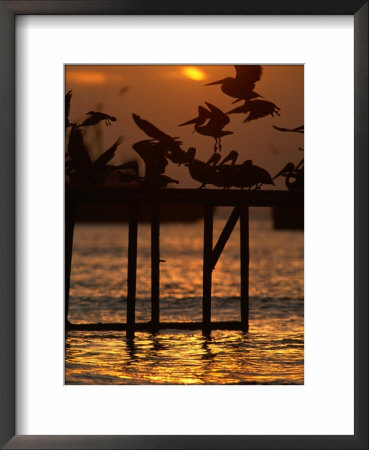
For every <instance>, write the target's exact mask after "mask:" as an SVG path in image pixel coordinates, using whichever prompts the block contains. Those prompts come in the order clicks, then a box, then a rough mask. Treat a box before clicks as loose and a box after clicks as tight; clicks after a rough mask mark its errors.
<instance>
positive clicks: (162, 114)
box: [66, 65, 304, 188]
mask: <svg viewBox="0 0 369 450" xmlns="http://www.w3.org/2000/svg"><path fill="white" fill-rule="evenodd" d="M229 76H230V77H234V76H235V69H234V67H233V66H229V65H222V66H219V65H218V66H209V65H204V66H177V65H172V66H170V65H165V66H164V65H163V66H160V65H155V66H147V65H145V66H136V65H121V66H117V65H114V66H97V65H96V66H87V65H84V66H81V65H74V66H70V65H69V66H66V92H67V91H68V90H72V91H73V97H72V102H71V111H70V117H69V118H70V121H72V122H76V123H81V122H82V121H83V120H84V119H85V118H86V113H87V112H88V111H90V110H94V111H102V112H105V113H108V114H110V115H113V116H116V117H117V121H116V122H113V123H112V126H111V127H106V126H105V125H101V129H102V131H103V140H102V143H101V144H97V143H96V127H86V128H88V129H86V132H85V133H86V135H85V136H86V141H87V142H88V143H89V145H90V149H91V156H92V157H95V156H97V155H98V154H99V153H100V152H101V151H102V149H106V148H108V147H109V146H110V145H111V144H112V143H113V142H114V141H115V140H116V139H117V138H118V137H119V136H120V135H124V142H123V144H122V145H121V146H120V147H119V148H118V151H117V153H116V156H115V159H114V160H113V163H117V164H118V163H121V162H124V161H126V160H130V159H133V158H135V159H137V160H139V157H138V156H137V154H136V153H135V152H134V150H132V144H133V143H135V142H137V141H140V140H143V139H148V136H146V135H145V134H144V133H143V131H141V130H140V129H139V128H138V127H137V126H136V125H135V123H134V122H133V119H132V113H135V114H138V115H140V116H141V117H142V118H143V119H146V120H148V121H150V122H152V123H153V124H154V125H155V126H157V127H158V128H160V129H161V130H162V131H164V132H165V133H167V134H170V135H171V136H177V137H179V138H180V139H181V140H182V142H183V145H182V148H183V149H184V150H187V149H188V148H189V147H196V148H197V155H196V157H197V158H199V159H202V160H205V161H206V160H207V159H209V158H210V156H211V155H212V153H213V146H214V140H213V139H212V138H211V137H207V136H201V135H199V134H198V133H193V126H186V127H178V125H179V124H180V123H183V122H185V121H187V120H190V119H192V118H194V117H196V116H197V114H198V106H199V105H203V106H205V104H204V102H210V103H212V104H214V105H215V106H217V107H218V108H220V109H222V110H223V111H224V112H227V111H229V110H231V109H232V108H234V107H235V106H238V105H241V104H242V103H241V102H240V103H238V105H232V102H233V100H234V99H232V98H231V97H229V96H227V95H225V94H224V93H223V92H221V89H220V85H215V86H204V85H205V84H206V83H210V82H212V81H216V80H219V79H221V78H225V77H229ZM255 91H256V92H257V93H258V94H260V95H261V96H263V98H264V99H265V100H268V101H271V102H273V103H275V104H276V105H277V106H278V107H279V108H280V117H277V116H275V117H274V118H272V117H271V116H268V117H266V118H261V119H259V120H256V121H252V122H250V123H246V124H244V123H243V120H244V118H245V116H244V115H241V114H232V115H231V116H230V118H231V121H230V123H229V124H228V125H227V126H226V127H225V130H230V131H233V133H234V134H233V135H230V136H225V137H224V138H223V140H222V145H223V150H222V154H224V155H226V154H227V153H228V152H229V151H230V150H237V151H238V152H239V159H238V163H241V162H243V161H244V160H246V159H252V160H253V162H254V164H257V165H260V166H262V167H264V168H265V169H267V170H268V171H269V172H270V173H271V175H272V176H273V175H275V172H277V171H279V170H280V169H281V168H282V166H284V165H285V164H286V163H287V162H289V161H292V162H293V163H295V164H296V163H298V162H299V161H300V160H301V158H302V156H303V153H302V152H300V151H299V150H298V147H303V146H304V141H303V135H301V134H295V133H281V132H279V131H277V130H275V129H274V128H272V125H277V126H280V127H287V128H294V127H298V126H300V125H303V123H304V68H303V66H291V65H278V66H272V65H270V66H263V75H262V77H261V80H260V81H259V82H257V83H256V86H255ZM99 147H100V148H99ZM141 167H142V170H143V164H142V165H141ZM166 174H167V175H169V176H171V177H173V178H176V179H178V180H180V182H181V187H197V186H198V183H197V182H195V181H193V180H192V179H191V177H190V176H189V174H188V170H187V168H186V167H183V166H181V167H176V165H174V164H173V163H170V164H169V165H168V167H167V170H166ZM278 187H280V188H284V185H283V179H282V178H280V179H279V180H278Z"/></svg>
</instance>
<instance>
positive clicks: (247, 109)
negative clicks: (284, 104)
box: [227, 100, 280, 123]
mask: <svg viewBox="0 0 369 450" xmlns="http://www.w3.org/2000/svg"><path fill="white" fill-rule="evenodd" d="M279 111H280V108H278V106H277V105H275V104H274V103H272V102H268V101H267V100H247V101H246V102H245V103H244V104H243V105H242V106H238V107H237V108H234V109H231V111H228V112H227V114H248V116H247V117H246V119H245V120H244V121H243V122H244V123H245V122H251V121H252V120H257V119H261V118H262V117H266V116H269V115H270V116H272V117H274V114H277V116H279V115H280V114H279Z"/></svg>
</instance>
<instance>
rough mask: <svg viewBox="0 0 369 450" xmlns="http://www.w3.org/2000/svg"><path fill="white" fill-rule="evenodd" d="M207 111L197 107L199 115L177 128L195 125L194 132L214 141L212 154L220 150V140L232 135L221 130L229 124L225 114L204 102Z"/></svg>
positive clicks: (231, 132)
mask: <svg viewBox="0 0 369 450" xmlns="http://www.w3.org/2000/svg"><path fill="white" fill-rule="evenodd" d="M205 104H206V105H207V107H208V108H209V109H206V108H204V107H203V106H199V108H198V111H199V115H198V116H197V117H195V118H194V119H191V120H189V121H187V122H184V123H181V124H180V125H179V126H180V127H182V126H184V125H191V124H195V131H197V132H198V133H199V134H202V135H204V136H211V137H213V138H214V139H215V145H214V152H216V151H217V149H218V148H219V151H221V150H222V145H221V138H222V137H223V136H227V135H229V134H233V131H224V130H223V128H224V127H225V126H226V125H227V124H228V123H229V121H230V119H229V117H228V116H227V114H224V112H223V111H222V110H220V109H219V108H217V107H216V106H214V105H212V104H211V103H208V102H205Z"/></svg>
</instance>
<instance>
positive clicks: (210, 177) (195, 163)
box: [186, 147, 218, 189]
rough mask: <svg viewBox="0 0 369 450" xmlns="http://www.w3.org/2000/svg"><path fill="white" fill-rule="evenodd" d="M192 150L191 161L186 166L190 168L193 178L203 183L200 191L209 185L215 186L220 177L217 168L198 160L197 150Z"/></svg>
mask: <svg viewBox="0 0 369 450" xmlns="http://www.w3.org/2000/svg"><path fill="white" fill-rule="evenodd" d="M190 150H191V152H190V156H191V161H190V162H189V163H187V164H186V166H187V167H188V170H189V172H190V175H191V177H192V178H193V179H194V180H196V181H199V182H200V183H201V186H200V189H202V188H203V187H204V186H206V185H207V184H214V185H215V183H216V181H217V176H218V174H217V170H216V168H215V167H213V166H212V165H210V164H208V163H206V162H204V161H200V160H199V159H196V158H195V155H196V149H195V148H193V147H192V148H191V149H190Z"/></svg>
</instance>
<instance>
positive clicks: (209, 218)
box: [65, 187, 304, 338]
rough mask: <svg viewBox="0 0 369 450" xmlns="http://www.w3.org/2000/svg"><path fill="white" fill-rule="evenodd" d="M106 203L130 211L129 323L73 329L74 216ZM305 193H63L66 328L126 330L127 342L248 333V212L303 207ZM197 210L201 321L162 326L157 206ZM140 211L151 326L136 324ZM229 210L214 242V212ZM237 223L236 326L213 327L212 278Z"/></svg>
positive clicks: (72, 190) (81, 190)
mask: <svg viewBox="0 0 369 450" xmlns="http://www.w3.org/2000/svg"><path fill="white" fill-rule="evenodd" d="M83 203H95V204H96V203H104V204H106V203H108V204H120V205H121V204H125V205H128V206H129V236H128V240H129V242H128V276H127V284H128V286H127V322H126V323H105V324H102V323H95V324H71V323H70V322H69V321H68V305H69V288H70V274H71V263H72V250H73V230H74V211H75V208H76V207H78V204H83ZM303 203H304V193H303V192H299V191H277V190H247V191H243V190H221V189H147V190H145V189H126V188H101V187H78V188H67V189H66V204H65V214H66V216H65V217H66V228H65V231H66V237H65V239H66V245H65V248H66V254H65V323H66V328H67V329H73V330H96V331H99V330H125V331H126V334H127V338H133V337H134V333H135V331H138V330H140V331H142V330H146V331H151V332H153V333H155V332H157V331H158V330H160V329H189V330H195V329H201V330H202V331H203V333H204V334H205V335H209V334H210V333H211V330H214V329H222V330H242V331H244V332H247V331H248V329H249V260H250V255H249V207H265V206H267V207H289V208H292V207H301V206H303ZM164 204H165V205H171V204H173V205H185V204H188V205H201V206H202V207H203V211H204V235H203V296H202V303H203V317H202V321H201V322H189V323H181V322H171V323H163V322H160V289H159V287H160V282H159V281H160V205H164ZM140 205H149V206H150V208H151V217H150V219H151V220H150V223H151V321H150V322H148V323H136V321H135V307H136V273H137V235H138V226H139V220H138V212H139V208H140ZM219 206H231V207H233V210H232V213H231V214H230V217H229V218H228V220H227V222H226V224H225V226H224V228H223V230H222V232H221V234H220V236H219V238H218V240H217V242H216V243H215V245H214V242H213V239H214V236H213V209H214V207H219ZM238 220H239V221H240V268H241V269H240V320H239V321H232V322H229V321H228V322H212V321H211V296H212V272H213V269H214V268H215V266H216V264H217V261H218V260H219V258H220V256H221V254H222V252H223V249H224V247H225V245H226V243H227V241H228V239H229V237H230V235H231V233H232V232H233V230H234V227H235V225H236V223H237V221H238Z"/></svg>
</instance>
